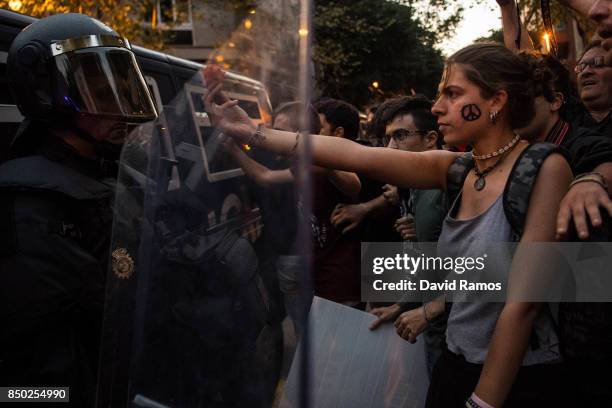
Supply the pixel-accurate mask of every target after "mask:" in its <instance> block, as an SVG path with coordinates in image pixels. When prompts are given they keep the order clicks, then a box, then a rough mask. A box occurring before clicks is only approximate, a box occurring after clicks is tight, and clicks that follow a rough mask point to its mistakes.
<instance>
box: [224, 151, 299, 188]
mask: <svg viewBox="0 0 612 408" xmlns="http://www.w3.org/2000/svg"><path fill="white" fill-rule="evenodd" d="M225 145H226V149H227V151H228V152H229V153H230V155H231V156H232V157H233V158H234V160H235V161H236V163H237V164H238V165H239V166H240V168H241V169H242V171H244V174H246V176H247V177H248V178H250V179H251V180H253V181H254V182H255V183H257V184H259V185H260V186H263V187H268V186H272V185H276V184H284V183H291V182H293V174H291V170H290V169H283V170H270V169H269V168H267V167H266V166H264V165H263V164H261V163H258V162H257V161H255V160H253V159H252V158H250V157H249V156H247V154H246V153H245V152H244V151H243V150H242V149H241V148H240V147H238V145H236V143H234V142H231V143H226V144H225Z"/></svg>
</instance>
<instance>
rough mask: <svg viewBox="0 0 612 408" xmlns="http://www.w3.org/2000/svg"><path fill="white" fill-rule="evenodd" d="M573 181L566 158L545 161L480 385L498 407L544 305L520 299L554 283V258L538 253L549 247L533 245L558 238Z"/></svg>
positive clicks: (487, 399) (482, 395)
mask: <svg viewBox="0 0 612 408" xmlns="http://www.w3.org/2000/svg"><path fill="white" fill-rule="evenodd" d="M571 180H572V172H571V169H570V167H569V165H568V164H567V162H566V161H565V159H564V158H563V157H562V156H561V155H559V154H553V155H551V156H550V157H548V158H547V159H546V160H545V161H544V163H543V164H542V167H541V168H540V172H539V175H538V177H537V179H536V183H535V185H534V187H533V191H532V194H531V198H530V201H529V210H528V212H527V218H526V222H525V229H524V232H523V235H522V237H521V241H520V243H519V246H518V248H517V250H516V252H515V254H514V258H513V260H512V267H511V270H510V276H509V279H508V281H509V287H508V292H507V296H508V297H507V300H506V303H505V305H504V308H503V309H502V312H501V314H500V316H499V318H498V320H497V324H496V326H495V330H494V332H493V336H492V337H491V343H490V344H489V351H488V353H487V357H486V360H485V363H484V367H483V369H482V373H481V375H480V379H479V381H478V385H477V386H476V389H475V394H476V395H477V396H478V397H480V398H481V399H482V400H484V401H485V402H487V403H488V404H490V405H492V406H494V407H500V406H503V404H504V400H505V399H506V396H507V395H508V392H509V391H510V389H511V388H512V384H513V383H514V380H515V378H516V375H517V373H518V370H519V368H520V366H521V363H522V361H523V358H524V356H525V352H526V350H527V347H528V344H529V339H530V336H531V334H532V333H533V322H534V321H535V319H536V317H537V316H538V313H539V311H540V307H541V303H536V302H518V301H516V300H517V299H524V297H522V296H523V295H524V293H525V290H529V291H534V285H543V286H544V287H546V283H547V282H549V283H550V280H547V279H548V278H551V279H552V278H553V277H552V276H550V274H548V275H547V274H546V271H547V270H548V271H550V269H551V268H547V267H546V266H545V264H546V263H550V262H551V261H552V259H551V258H550V257H546V256H534V250H536V251H539V252H542V251H543V250H546V249H548V248H549V247H546V246H541V245H540V246H538V245H534V243H536V242H553V241H554V240H555V221H556V214H557V211H558V209H559V203H560V202H561V199H562V198H563V196H564V194H565V193H566V191H567V188H568V186H569V184H570V182H571ZM539 255H542V254H541V253H539ZM535 279H538V280H537V281H536V280H535ZM535 293H536V294H537V291H535Z"/></svg>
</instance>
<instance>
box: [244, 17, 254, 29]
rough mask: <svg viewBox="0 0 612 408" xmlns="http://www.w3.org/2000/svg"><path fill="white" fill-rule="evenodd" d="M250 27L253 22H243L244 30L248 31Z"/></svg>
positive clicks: (247, 20)
mask: <svg viewBox="0 0 612 408" xmlns="http://www.w3.org/2000/svg"><path fill="white" fill-rule="evenodd" d="M251 27H253V22H252V21H251V19H250V18H247V19H246V20H244V28H246V29H247V30H250V29H251Z"/></svg>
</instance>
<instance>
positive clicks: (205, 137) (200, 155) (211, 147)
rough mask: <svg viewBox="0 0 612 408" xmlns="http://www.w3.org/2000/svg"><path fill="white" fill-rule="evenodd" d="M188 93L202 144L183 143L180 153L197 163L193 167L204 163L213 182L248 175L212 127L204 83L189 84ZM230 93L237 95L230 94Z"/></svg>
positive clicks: (178, 154)
mask: <svg viewBox="0 0 612 408" xmlns="http://www.w3.org/2000/svg"><path fill="white" fill-rule="evenodd" d="M185 92H186V94H187V95H188V97H187V100H188V103H189V107H190V109H191V112H192V118H193V121H194V124H195V129H196V136H197V143H198V144H199V146H195V145H193V144H190V143H185V142H183V143H180V144H179V146H178V147H177V151H176V156H177V157H178V158H183V159H186V160H190V161H192V162H194V167H193V169H196V168H198V166H199V165H203V166H204V169H203V170H204V172H205V173H206V177H207V178H208V181H211V182H215V181H221V180H226V179H229V178H234V177H238V176H242V175H244V173H243V171H242V169H240V167H239V166H238V165H237V164H236V162H235V161H234V160H232V159H231V157H230V156H229V155H228V154H227V152H226V151H225V150H224V148H223V147H222V146H221V145H220V143H219V138H218V137H216V134H214V131H215V129H214V128H213V127H212V126H211V123H210V118H209V117H208V114H207V113H206V112H205V111H204V105H203V103H202V97H203V95H204V92H205V89H204V88H203V87H201V86H197V85H192V84H185ZM228 96H229V97H230V98H232V97H233V96H232V95H229V94H228ZM193 169H192V171H193Z"/></svg>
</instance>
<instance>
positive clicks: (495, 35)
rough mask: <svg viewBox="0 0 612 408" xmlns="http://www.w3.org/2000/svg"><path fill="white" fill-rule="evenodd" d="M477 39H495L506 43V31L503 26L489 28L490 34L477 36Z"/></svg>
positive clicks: (480, 40)
mask: <svg viewBox="0 0 612 408" xmlns="http://www.w3.org/2000/svg"><path fill="white" fill-rule="evenodd" d="M475 41H477V42H484V41H493V42H498V43H502V44H503V43H504V32H503V31H502V29H501V28H498V29H492V30H489V35H487V36H484V37H480V38H477V39H476V40H475Z"/></svg>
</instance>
